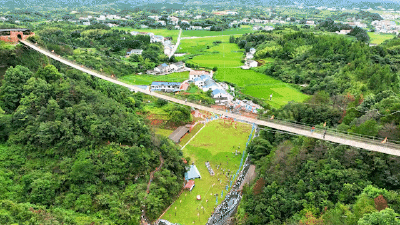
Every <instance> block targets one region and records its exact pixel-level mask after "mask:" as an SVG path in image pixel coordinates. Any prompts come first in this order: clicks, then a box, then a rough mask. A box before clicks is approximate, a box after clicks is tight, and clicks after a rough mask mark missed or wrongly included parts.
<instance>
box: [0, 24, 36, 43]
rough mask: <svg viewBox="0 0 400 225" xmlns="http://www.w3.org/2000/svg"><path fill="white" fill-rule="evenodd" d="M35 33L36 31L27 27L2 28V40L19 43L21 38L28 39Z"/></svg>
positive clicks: (0, 35)
mask: <svg viewBox="0 0 400 225" xmlns="http://www.w3.org/2000/svg"><path fill="white" fill-rule="evenodd" d="M34 35H35V33H32V32H31V31H30V30H29V29H26V28H10V29H0V40H2V41H5V42H12V43H17V42H18V40H19V39H21V40H26V39H27V38H28V37H30V36H34Z"/></svg>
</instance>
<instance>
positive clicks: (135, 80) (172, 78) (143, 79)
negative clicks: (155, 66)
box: [119, 71, 189, 85]
mask: <svg viewBox="0 0 400 225" xmlns="http://www.w3.org/2000/svg"><path fill="white" fill-rule="evenodd" d="M187 79H189V72H187V71H186V72H179V73H171V74H168V75H160V76H157V75H147V74H143V75H135V74H133V75H127V76H123V77H121V78H119V80H120V81H122V82H124V83H127V84H133V85H150V84H151V83H152V82H153V81H166V82H182V81H184V80H187Z"/></svg>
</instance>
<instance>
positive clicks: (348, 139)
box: [20, 40, 400, 156]
mask: <svg viewBox="0 0 400 225" xmlns="http://www.w3.org/2000/svg"><path fill="white" fill-rule="evenodd" d="M20 42H21V43H23V44H24V45H26V46H29V47H31V48H32V49H34V50H36V51H38V52H40V53H42V54H44V55H46V56H48V57H50V58H52V59H54V60H57V61H59V62H61V63H64V64H66V65H68V66H71V67H73V68H75V69H77V70H80V71H82V72H85V73H88V74H90V75H92V76H95V77H98V78H100V79H103V80H107V81H110V82H113V83H115V84H118V85H121V86H124V87H127V88H129V89H130V90H134V91H136V92H142V93H144V94H147V95H152V96H154V97H157V98H161V99H165V100H168V101H171V102H176V103H178V104H182V105H187V106H191V107H193V108H197V109H201V110H204V111H208V112H212V113H215V114H219V115H225V116H228V117H231V118H234V119H236V120H242V121H246V122H249V123H255V124H257V125H261V126H266V127H270V128H274V129H278V130H281V131H285V132H288V133H292V134H295V135H302V136H307V137H312V138H316V139H321V140H326V141H330V142H334V143H338V144H342V145H348V146H353V147H356V148H362V149H365V150H369V151H375V152H382V153H386V154H389V155H396V156H400V145H398V144H395V143H390V142H388V143H384V144H383V143H381V140H376V139H375V140H373V139H369V138H364V137H358V136H354V135H346V134H343V133H338V132H334V131H331V130H328V133H327V134H326V136H325V137H323V131H322V130H320V131H319V130H316V131H315V132H314V134H312V133H311V132H310V129H309V128H308V127H306V126H300V125H298V124H295V123H289V122H283V121H279V120H270V121H264V120H259V119H252V118H248V117H245V116H241V115H237V114H233V113H229V112H224V111H221V110H217V109H213V108H210V107H206V106H202V105H198V104H194V103H190V102H185V101H183V100H180V99H176V98H172V97H169V96H166V95H162V94H159V93H155V92H151V91H147V90H143V89H140V88H138V87H136V86H133V85H129V84H126V83H123V82H121V81H118V80H116V79H113V78H110V77H107V76H105V75H101V74H100V73H99V72H96V71H93V70H90V69H87V68H85V67H83V66H82V65H78V64H76V63H73V62H70V61H68V60H65V59H63V58H61V57H60V56H58V55H56V54H54V53H51V52H49V51H48V50H44V49H42V48H39V47H38V46H36V45H34V44H32V43H30V42H27V41H21V40H20Z"/></svg>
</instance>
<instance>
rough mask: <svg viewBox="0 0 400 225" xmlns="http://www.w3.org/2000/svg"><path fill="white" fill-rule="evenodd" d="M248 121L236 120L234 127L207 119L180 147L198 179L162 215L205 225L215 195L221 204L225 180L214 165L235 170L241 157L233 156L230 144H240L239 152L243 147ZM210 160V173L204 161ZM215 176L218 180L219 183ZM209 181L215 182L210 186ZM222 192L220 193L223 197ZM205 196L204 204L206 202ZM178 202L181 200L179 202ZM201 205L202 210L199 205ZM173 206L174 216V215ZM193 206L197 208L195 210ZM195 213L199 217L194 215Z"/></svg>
mask: <svg viewBox="0 0 400 225" xmlns="http://www.w3.org/2000/svg"><path fill="white" fill-rule="evenodd" d="M250 131H251V126H250V125H249V124H242V123H238V125H237V129H235V128H234V127H233V126H231V125H228V124H224V122H223V121H222V120H217V121H213V122H210V123H208V124H207V125H206V127H205V128H204V129H203V130H202V131H201V132H200V133H199V134H198V135H197V136H196V137H195V138H194V139H193V140H192V141H191V142H190V143H189V144H188V145H187V146H186V147H185V149H183V153H184V155H185V156H190V158H191V160H192V162H195V165H196V166H197V168H198V170H199V172H200V174H201V176H202V178H201V179H196V180H195V185H196V186H195V187H194V188H193V190H192V192H191V193H190V192H188V191H184V192H183V193H182V194H181V196H180V197H179V198H178V199H177V200H176V201H175V203H174V204H172V206H171V208H170V209H169V210H168V212H167V213H166V214H165V215H164V216H163V219H167V220H169V221H170V222H174V223H180V224H192V222H193V221H195V224H205V223H206V222H207V220H208V217H209V216H210V215H211V212H212V211H213V209H214V207H215V206H216V204H215V196H213V195H211V194H216V193H217V194H218V203H221V200H222V199H221V191H222V190H225V186H226V185H227V184H228V183H229V181H228V178H226V177H225V176H224V175H222V174H220V175H218V173H219V172H220V170H217V168H216V165H217V164H221V168H224V169H225V171H227V170H228V169H230V170H231V171H234V172H236V171H237V169H238V165H239V163H240V158H241V156H240V155H238V156H235V155H234V154H232V152H234V150H233V146H235V148H237V146H240V151H241V150H243V149H244V148H245V146H246V141H247V138H248V136H249V134H250ZM206 161H210V164H211V167H212V168H213V170H214V172H215V173H216V175H215V176H210V174H209V172H208V170H207V167H206V166H205V162H206ZM218 178H219V179H220V180H222V183H221V184H220V183H219V182H218ZM213 184H215V185H214V186H213ZM225 193H226V192H225V191H224V196H225ZM197 195H201V197H202V200H201V201H197V200H196V196H197ZM206 199H208V203H207V202H206ZM180 201H182V203H180ZM202 206H203V207H204V212H203V210H202V209H201V207H202ZM175 207H176V208H177V209H176V216H175ZM197 207H198V208H199V210H197ZM198 213H199V215H200V217H198V216H197V214H198Z"/></svg>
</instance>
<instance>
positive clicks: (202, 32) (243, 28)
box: [182, 25, 254, 37]
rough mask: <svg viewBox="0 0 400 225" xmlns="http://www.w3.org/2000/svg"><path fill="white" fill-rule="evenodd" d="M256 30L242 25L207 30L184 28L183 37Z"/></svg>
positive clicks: (241, 32)
mask: <svg viewBox="0 0 400 225" xmlns="http://www.w3.org/2000/svg"><path fill="white" fill-rule="evenodd" d="M253 32H254V30H253V28H252V27H251V26H246V25H244V26H241V27H240V28H231V29H227V30H224V31H207V30H184V31H182V37H206V36H221V35H234V34H245V33H253Z"/></svg>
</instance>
